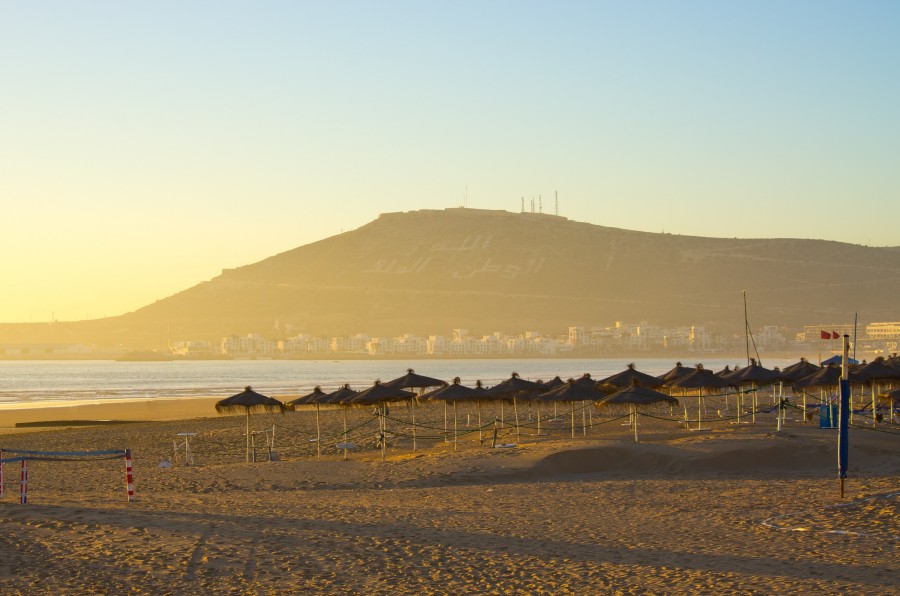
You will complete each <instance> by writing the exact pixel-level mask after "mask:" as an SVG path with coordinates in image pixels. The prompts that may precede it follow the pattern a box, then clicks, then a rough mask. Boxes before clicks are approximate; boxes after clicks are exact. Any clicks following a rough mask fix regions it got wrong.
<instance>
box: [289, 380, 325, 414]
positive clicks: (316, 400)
mask: <svg viewBox="0 0 900 596" xmlns="http://www.w3.org/2000/svg"><path fill="white" fill-rule="evenodd" d="M327 397H328V394H327V393H325V392H324V391H322V388H321V387H319V386H318V385H316V387H315V389H313V390H312V393H307V394H306V395H303V396H300V397H298V398H297V399H292V400H291V401H289V402H285V404H284V405H285V407H286V408H288V409H291V410H293V409H296V407H297V406H310V405H319V404H324V403H325V399H326V398H327Z"/></svg>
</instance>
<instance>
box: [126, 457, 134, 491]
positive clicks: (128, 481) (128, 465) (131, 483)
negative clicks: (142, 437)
mask: <svg viewBox="0 0 900 596" xmlns="http://www.w3.org/2000/svg"><path fill="white" fill-rule="evenodd" d="M125 486H126V488H127V489H128V502H129V503H130V502H131V501H133V500H134V478H133V477H132V470H131V449H126V450H125Z"/></svg>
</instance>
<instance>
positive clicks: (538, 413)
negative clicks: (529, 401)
mask: <svg viewBox="0 0 900 596" xmlns="http://www.w3.org/2000/svg"><path fill="white" fill-rule="evenodd" d="M537 416H538V432H537V434H538V436H541V402H538V403H537Z"/></svg>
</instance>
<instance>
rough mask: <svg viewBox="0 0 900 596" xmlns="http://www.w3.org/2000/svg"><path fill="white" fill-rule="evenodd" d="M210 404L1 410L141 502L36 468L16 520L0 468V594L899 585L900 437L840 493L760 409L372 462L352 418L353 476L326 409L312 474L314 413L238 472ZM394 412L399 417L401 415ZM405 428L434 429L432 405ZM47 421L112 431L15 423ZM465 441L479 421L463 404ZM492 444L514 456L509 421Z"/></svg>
mask: <svg viewBox="0 0 900 596" xmlns="http://www.w3.org/2000/svg"><path fill="white" fill-rule="evenodd" d="M214 402H215V400H213V399H190V400H162V401H153V402H121V403H100V404H84V405H79V406H77V407H71V408H39V409H30V410H29V409H14V410H3V411H0V447H2V448H3V449H6V450H27V449H30V450H43V451H89V450H105V449H124V448H126V447H127V448H130V449H131V450H132V452H133V455H134V481H135V488H136V499H135V500H134V501H133V502H131V503H129V502H127V499H126V490H125V467H124V463H123V460H122V459H120V458H117V459H110V460H101V461H67V462H47V461H32V462H29V475H30V478H29V484H28V497H29V499H28V503H27V504H25V505H20V504H19V503H18V496H19V472H20V465H19V464H15V463H13V464H7V465H6V467H5V473H6V494H5V495H4V497H3V499H2V500H0V520H2V523H0V591H2V593H4V594H16V593H20V594H40V593H61V594H72V593H79V594H83V593H123V592H136V593H153V594H156V593H167V594H182V593H199V592H201V591H203V592H210V593H253V594H258V593H274V594H280V593H305V592H315V593H341V594H346V593H368V594H448V593H452V594H469V593H484V594H513V593H516V594H521V593H544V594H567V593H622V594H637V593H685V592H693V593H697V592H708V593H823V594H837V593H870V594H887V593H897V592H898V586H900V579H898V572H900V565H898V557H897V548H898V540H900V516H898V513H900V511H898V509H900V507H898V495H897V493H898V491H900V449H898V448H897V447H898V440H900V437H898V436H897V435H896V434H894V435H891V434H887V433H879V432H873V431H864V430H861V429H860V430H855V429H854V431H853V433H852V435H851V469H850V474H849V479H848V481H847V486H846V497H845V498H844V499H841V498H840V497H839V493H838V479H837V470H836V443H837V435H836V433H835V431H827V430H819V429H818V428H817V427H815V426H814V425H813V424H812V423H808V424H802V423H800V422H796V421H790V422H789V423H788V425H787V427H786V428H785V429H784V430H783V431H782V432H780V433H776V432H775V423H774V418H773V417H766V416H759V417H758V420H757V424H755V425H750V424H744V425H734V424H729V423H727V422H723V423H719V424H714V425H713V430H712V431H709V432H692V431H688V430H685V429H684V428H683V427H682V426H681V425H680V424H677V423H674V422H670V421H661V420H654V419H645V418H642V419H641V443H639V444H635V443H634V442H633V440H632V436H631V434H630V431H629V429H628V427H627V426H623V425H622V422H623V421H621V420H616V421H612V422H610V421H608V420H607V419H601V418H599V417H595V418H594V422H595V426H594V427H593V428H592V429H590V430H589V432H588V433H587V435H586V436H584V435H583V434H581V431H580V430H579V432H578V434H577V436H576V437H575V438H572V437H571V436H570V434H571V433H570V431H569V430H568V429H567V425H568V424H569V423H570V418H569V417H568V416H562V417H561V419H560V420H559V421H556V422H544V424H543V429H544V431H545V433H548V434H546V435H544V436H536V434H535V427H534V420H533V416H534V412H532V411H530V410H526V411H525V412H524V413H522V417H523V419H527V418H529V417H531V418H532V420H531V421H530V422H529V427H528V428H526V429H524V430H523V434H522V436H521V440H520V442H519V443H518V445H517V446H516V447H506V448H491V440H492V438H493V436H492V433H493V427H492V426H488V428H486V430H485V434H484V438H485V441H484V442H480V441H479V440H478V433H477V432H470V433H469V434H466V435H465V436H464V437H463V438H462V440H461V441H460V442H459V445H458V450H454V445H453V441H452V439H451V440H450V441H446V442H445V441H444V440H443V439H441V438H436V435H435V433H436V430H435V429H434V428H431V429H418V431H417V434H418V436H417V448H418V449H417V450H416V451H413V450H412V442H411V438H409V437H405V436H404V437H401V436H399V435H403V434H409V431H410V429H409V428H408V426H404V425H403V424H402V423H397V422H391V423H390V424H389V427H390V428H391V429H392V430H393V431H394V432H395V434H397V435H398V436H396V437H394V438H393V439H391V441H390V443H391V444H390V446H389V447H388V448H387V450H386V461H381V452H380V451H379V450H377V449H375V448H374V444H373V443H374V440H375V426H374V424H373V421H374V417H373V416H372V412H371V410H369V409H364V410H363V409H361V410H352V411H351V412H350V416H349V421H348V422H349V424H350V425H351V426H356V425H362V426H361V427H360V429H359V430H357V431H356V433H355V434H354V435H353V436H354V439H353V440H354V442H355V443H356V444H357V448H356V449H353V450H351V451H350V453H349V457H348V459H347V460H344V459H343V454H342V452H341V451H339V450H337V449H336V448H335V447H334V445H335V442H336V441H337V440H338V439H337V437H338V435H339V433H340V429H341V428H342V427H343V418H342V414H341V413H340V412H338V411H323V412H321V414H320V420H321V422H322V424H323V436H324V437H327V440H323V447H324V451H323V456H322V458H321V459H317V458H316V443H315V442H314V441H313V440H311V439H315V437H316V428H315V412H314V411H304V412H289V413H286V414H284V415H279V414H255V415H253V416H252V418H251V424H252V427H253V428H254V429H255V430H261V429H263V428H265V427H271V426H273V425H274V427H275V452H276V454H277V456H278V460H277V461H260V462H256V463H245V462H244V457H245V443H244V434H243V432H244V424H245V419H244V418H243V417H241V416H217V415H216V414H215V412H214V410H213V404H214ZM461 413H462V412H461ZM409 414H410V411H409V410H408V409H407V408H393V409H392V416H394V417H395V418H397V419H403V420H405V419H408V418H409ZM497 414H498V413H497V412H491V413H490V414H488V413H485V417H484V419H485V420H487V419H492V417H493V416H496V415H497ZM416 416H417V420H418V421H420V422H422V421H424V422H425V423H426V424H427V425H429V426H431V427H442V426H443V409H442V408H440V407H439V406H428V407H425V408H419V409H417V412H416ZM505 416H506V418H507V420H508V419H509V418H511V417H512V413H511V412H510V411H509V409H507V410H506V412H505ZM52 420H56V421H66V420H70V421H74V420H114V421H123V423H120V424H107V425H102V426H78V427H65V426H60V427H53V428H47V429H42V428H13V427H14V425H15V423H16V422H36V421H52ZM124 421H129V422H128V423H125V422H124ZM578 422H579V423H580V419H579V420H578ZM601 423H603V424H601ZM460 424H461V425H462V426H461V428H466V429H470V428H471V427H472V426H474V425H475V422H474V411H473V410H472V409H471V408H469V409H467V410H466V412H465V414H462V416H461V422H460ZM450 425H451V428H452V418H451V421H450ZM895 428H896V427H895ZM548 429H549V432H548ZM182 432H192V433H196V435H195V436H194V437H192V443H191V446H192V448H193V454H194V459H195V461H194V465H190V466H187V465H184V463H183V461H182V460H183V452H182V453H181V458H179V459H178V460H176V461H175V462H174V463H175V465H174V466H172V467H159V466H160V464H161V463H162V462H167V463H172V460H173V452H174V447H173V441H175V440H177V439H180V437H178V433H182ZM261 437H262V435H260V438H261ZM497 442H498V444H500V445H508V444H510V443H513V442H515V435H514V432H513V431H512V429H511V428H510V427H509V424H508V423H507V425H505V426H504V427H503V428H500V429H499V430H498V438H497ZM264 452H265V449H262V448H260V449H259V450H258V454H259V455H260V456H262V455H263V453H264Z"/></svg>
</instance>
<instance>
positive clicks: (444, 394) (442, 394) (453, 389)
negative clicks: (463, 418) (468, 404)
mask: <svg viewBox="0 0 900 596" xmlns="http://www.w3.org/2000/svg"><path fill="white" fill-rule="evenodd" d="M474 397H475V390H474V389H472V388H470V387H466V386H465V385H461V384H460V380H459V377H456V378H455V379H453V384H452V385H444V386H443V387H441V388H439V389H435V390H434V391H429V392H428V393H425V394H423V395H422V396H421V398H420V399H427V400H431V401H441V402H444V404H445V405H446V404H447V402H450V403H452V404H453V450H454V451H456V450H457V448H458V433H457V424H456V402H458V401H464V400H469V399H473V398H474ZM479 426H480V424H479ZM445 432H446V429H445Z"/></svg>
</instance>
